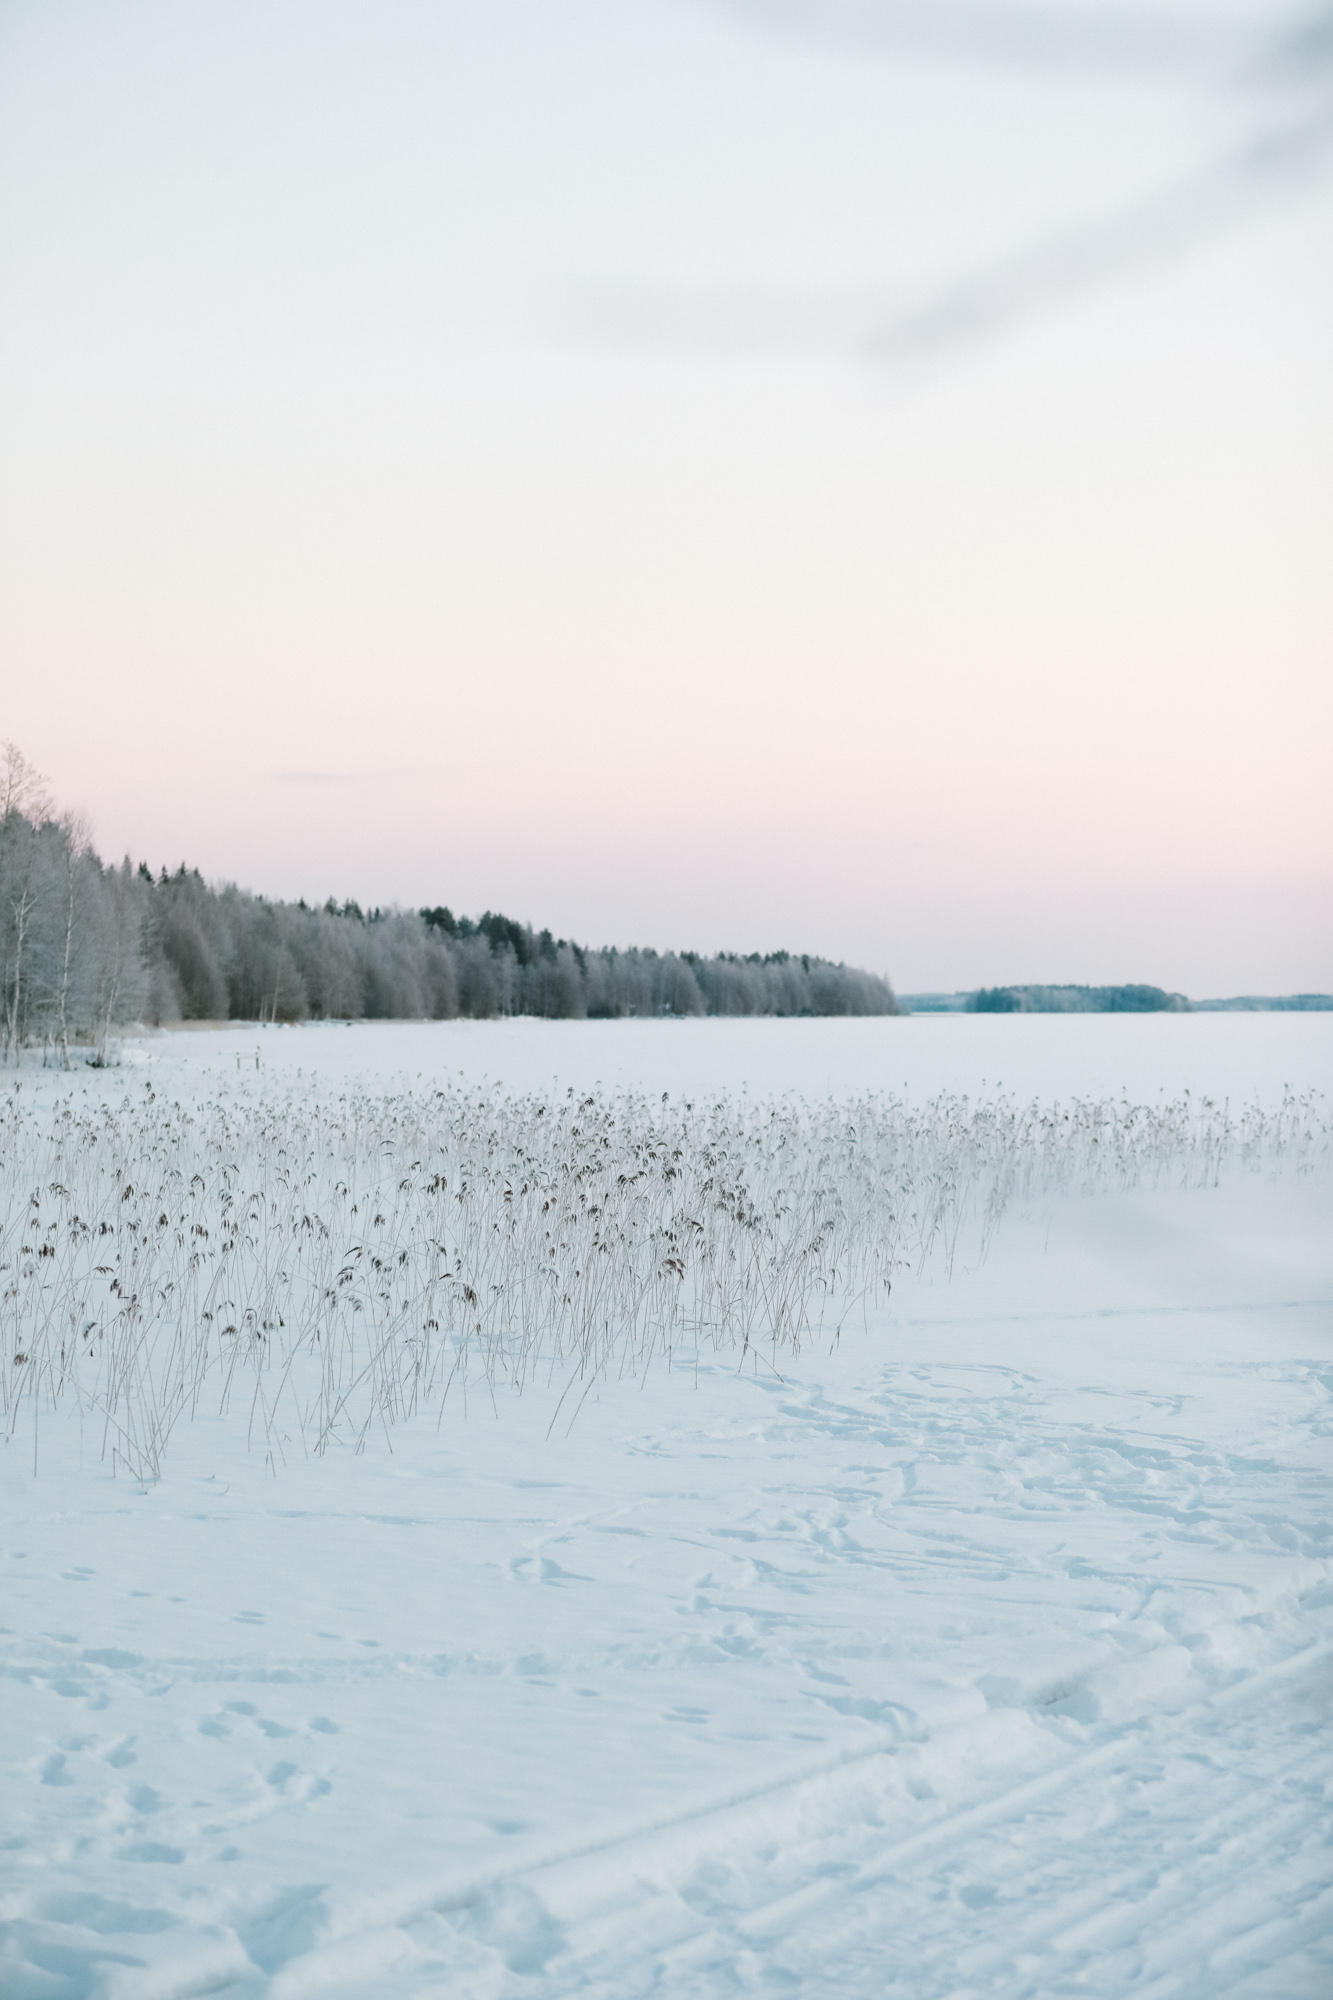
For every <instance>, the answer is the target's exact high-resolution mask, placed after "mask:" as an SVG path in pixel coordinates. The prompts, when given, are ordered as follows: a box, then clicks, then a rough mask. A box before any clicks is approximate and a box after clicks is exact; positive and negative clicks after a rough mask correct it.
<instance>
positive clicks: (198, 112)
mask: <svg viewBox="0 0 1333 2000" xmlns="http://www.w3.org/2000/svg"><path fill="white" fill-rule="evenodd" d="M1331 248H1333V11H1331V10H1330V9H1329V8H1328V7H1327V6H1324V7H1322V8H1320V7H1318V6H1316V7H1314V8H1309V7H1306V8H1302V7H1299V6H1296V5H1293V4H1290V0H1246V3H1245V4H1240V0H1224V4H1210V5H1203V4H1198V3H1197V0H1180V4H1179V5H1178V6H1167V5H1162V6H1153V7H1151V8H1150V7H1148V6H1146V4H1145V5H1144V6H1143V7H1142V9H1141V10H1139V11H1135V10H1134V9H1132V8H1130V7H1129V6H1120V5H1117V4H1107V5H1094V4H1091V0H1086V4H1085V0H1040V3H1039V0H1031V4H1027V0H1024V4H1023V5H1021V6H1019V5H1013V6H1009V5H1002V4H999V0H932V4H930V5H927V4H925V0H486V3H485V4H484V5H479V4H470V5H464V4H449V0H433V4H425V3H424V0H373V4H371V0H308V4H298V0H262V4H261V3H260V0H225V4H223V0H213V3H212V4H201V0H170V3H169V4H163V3H161V0H140V4H123V0H95V4H60V0H49V3H48V4H42V3H41V0H0V737H8V738H11V739H12V740H14V741H15V742H17V743H18V744H19V745H20V747H21V748H22V749H23V750H24V751H25V753H26V754H27V756H28V757H29V758H31V759H32V760H33V762H34V763H35V764H37V765H38V766H39V768H40V769H41V770H42V771H43V772H44V773H45V774H46V776H47V777H48V778H49V780H50V781H51V783H52V786H53V788H54V790H55V791H56V793H57V795H58V797H59V798H60V799H61V801H62V802H64V803H67V804H71V805H77V806H80V807H82V808H83V809H84V810H85V811H86V812H87V814H88V815H89V818H90V820H91V822H92V826H93V830H94V834H95V838H96V841H97V844H98V846H99V849H100V850H101V851H102V852H103V853H104V854H106V855H112V856H116V855H119V854H121V853H124V852H128V853H130V854H131V855H132V856H133V857H134V858H135V859H136V860H138V859H140V858H143V859H146V860H147V861H148V862H149V863H150V865H151V866H152V867H153V868H154V870H156V869H157V868H158V867H160V866H162V865H166V866H168V867H171V868H175V867H176V866H177V865H178V864H179V863H180V862H181V861H185V862H186V863H188V864H189V865H191V866H198V867H199V868H200V869H201V870H202V871H203V873H204V874H205V875H206V876H208V877H209V878H217V879H228V880H237V881H240V882H241V883H243V884H244V885H246V886H248V887H250V888H253V889H255V890H258V891H261V892H263V893H265V894H269V895H273V896H291V897H296V896H301V895H303V896H305V897H306V898H307V899H308V900H319V901H322V900H323V899H324V898H325V897H326V896H328V895H330V894H332V895H335V896H337V897H339V898H340V899H341V898H343V897H346V896H352V897H355V898H357V899H358V900H360V901H361V902H363V903H365V904H379V905H388V904H392V903H399V904H404V905H417V904H422V903H429V904H435V903H439V902H446V903H448V904H450V905H451V906H452V907H453V908H454V909H455V910H456V911H465V912H471V913H474V914H476V913H480V911H482V910H483V909H486V908H491V909H499V910H503V911H505V912H507V913H508V914H510V915H513V916H517V917H519V918H527V919H530V920H532V921H533V922H534V923H536V924H538V925H542V924H546V925H549V926H550V927H551V928H552V929H553V930H555V931H556V932H557V933H559V934H563V935H569V936H573V937H575V938H577V939H579V940H581V941H584V942H587V943H590V944H602V943H607V944H610V943H615V944H621V945H624V944H632V943H638V944H652V945H656V946H657V947H659V948H663V949H665V948H678V949H679V948H693V949H697V950H705V951H711V950H716V949H719V948H722V949H734V950H741V951H749V950H761V951H766V950H772V949H777V948H780V947H786V948H790V949H795V950H806V951H817V952H820V953H823V954H826V955H828V956H831V957H834V958H843V959H846V960H848V961H849V962H852V963H856V964H861V965H866V966H869V967H871V968H872V969H874V970H877V971H883V972H887V973H888V975H889V976H890V978H891V979H892V980H893V981H894V983H895V985H896V986H897V987H898V988H899V989H900V990H902V991H907V992H912V991H920V990H923V989H934V988H945V989H952V988H958V987H966V986H975V985H977V984H981V983H985V984H993V983H1003V982H1008V981H1019V980H1031V981H1061V980H1082V981H1089V982H1094V983H1100V982H1104V981H1119V980H1147V981H1151V982H1154V983H1157V984H1160V985H1164V986H1168V987H1171V988H1173V989H1177V990H1181V991H1184V992H1188V993H1192V994H1194V995H1196V996H1206V995H1213V994H1222V993H1236V992H1287V991H1300V990H1316V989H1322V990H1329V989H1330V988H1333V784H1330V782H1329V776H1328V773H1329V769H1330V763H1331V753H1333V671H1330V669H1331V668H1333V657H1331V656H1333V561H1330V551H1331V550H1333V369H1330V366H1329V362H1328V356H1329V355H1330V354H1333V259H1331V258H1330V249H1331Z"/></svg>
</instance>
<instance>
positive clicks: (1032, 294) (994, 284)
mask: <svg viewBox="0 0 1333 2000" xmlns="http://www.w3.org/2000/svg"><path fill="white" fill-rule="evenodd" d="M1330 166H1333V111H1331V110H1328V109H1324V110H1322V111H1321V112H1320V113H1319V115H1317V116H1314V117H1311V118H1308V119H1305V120H1303V121H1301V122H1293V123H1288V124H1283V125H1280V126H1276V127H1272V128H1270V129H1268V130H1265V131H1263V132H1260V133H1258V134H1256V135H1254V136H1252V137H1251V138H1249V139H1248V140H1247V141H1246V142H1245V143H1244V144H1243V145H1241V146H1238V147H1236V148H1235V149H1234V150H1233V151H1232V152H1230V153H1228V154H1225V155H1223V156H1222V157H1221V158H1220V159H1217V160H1214V161H1212V162H1211V163H1210V164H1208V165H1207V166H1205V167H1203V168H1201V169H1200V170H1199V171H1198V172H1196V173H1194V174H1192V175H1188V176H1186V177H1184V178H1182V179H1181V180H1179V181H1176V182H1173V183H1171V184H1170V185H1168V186H1166V187H1163V188H1159V189H1157V190H1155V191H1154V192H1152V193H1151V194H1149V195H1146V196H1144V197H1143V198H1142V199H1140V200H1139V201H1137V202H1134V203H1132V204H1130V205H1129V206H1127V207H1124V208H1122V209H1118V210H1115V211H1113V212H1112V213H1110V214H1109V215H1104V216H1100V217H1094V218H1092V219H1090V220H1088V221H1086V222H1080V223H1077V224H1074V225H1072V226H1070V227H1068V228H1066V229H1064V230H1061V231H1059V232H1057V233H1056V234H1053V235H1050V236H1047V237H1043V238H1040V239H1038V240H1037V241H1035V242H1032V243H1030V244H1027V245H1025V246H1023V247H1022V248H1020V249H1018V250H1015V251H1013V252H1012V253H1010V254H1009V255H1007V256H1005V257H1003V258H1000V259H997V260H996V262H995V263H993V264H991V265H988V266H985V267H983V268H981V269H977V270H973V271H971V272H967V273H964V274H963V275H961V276H960V277H959V278H958V279H957V280H956V281H955V282H953V283H952V284H948V285H946V286H944V287H942V288H941V289H940V290H939V291H938V292H937V293H935V294H934V295H933V296H929V297H926V298H924V299H923V298H918V299H916V300H915V301H913V300H911V299H910V298H908V297H905V296H904V294H903V291H902V290H901V289H899V291H898V292H897V295H896V296H895V295H894V293H892V292H891V291H890V290H889V289H888V288H887V287H885V288H884V289H882V290H879V291H876V290H874V289H872V288H870V287H865V288H862V289H851V288H846V289H842V290H834V289H829V290H822V289H821V290H816V289H814V288H802V287H799V286H791V287H782V286H769V287H763V286H673V285H670V284H662V283H654V282H652V281H651V280H634V279H609V278H604V279H593V278H581V279H571V280H568V281H566V282H565V283H564V284H562V285H560V286H559V287H557V288H555V289H553V290H552V291H551V292H550V293H549V294H548V296H547V297H546V299H545V300H544V301H543V305H542V309H541V310H542V318H543V321H544V323H545V325H546V328H547V331H548V332H552V333H554V334H555V335H556V336H557V337H563V338H566V339H574V340H580V341H589V342H593V343H596V344H600V345H605V346H609V347H614V348H618V349H623V350H627V351H630V352H633V351H640V352H645V353H651V352H654V351H656V352H662V353H673V354H688V353H698V354H717V355H726V354H738V355H739V354H763V353H810V354H817V353H825V354H827V353H842V354H845V355H848V356H853V355H859V356H861V357H863V358H869V359H872V360H876V361H879V362H907V361H915V360H922V359H926V358H929V357H930V356H932V355H937V354H943V353H945V352H946V351H948V350H951V349H960V348H964V347H966V346H968V345H969V344H973V343H976V342H980V341H983V340H985V339H987V338H990V337H992V336H997V335H999V334H1001V333H1003V332H1005V331H1007V330H1008V329H1009V328H1010V327H1013V326H1016V325H1019V324H1021V323H1022V322H1024V321H1025V320H1028V319H1031V318H1032V317H1034V316H1036V315H1038V314H1040V313H1041V312H1042V311H1044V310H1046V309H1048V308H1051V307H1054V306H1057V305H1059V304H1060V303H1062V302H1063V301H1064V300H1066V299H1072V298H1074V297H1077V296H1079V295H1081V294H1084V293H1089V292H1093V291H1096V290H1098V289H1100V288H1102V287H1105V286H1108V285H1112V284H1114V283H1116V282H1118V281H1120V280H1123V279H1126V278H1129V277H1132V276H1133V275H1134V274H1135V273H1136V272H1138V271H1140V270H1145V271H1146V270H1149V269H1151V268H1152V267H1153V266H1154V265H1160V264H1164V263H1169V262H1172V261H1173V260H1175V259H1177V258H1179V257H1181V256H1183V255H1185V254H1186V253H1187V252H1188V251H1189V250H1191V249H1192V248H1193V247H1194V246H1195V245H1196V244H1200V243H1202V242H1204V241H1206V240H1207V239H1208V238H1209V237H1211V236H1214V235H1217V234H1220V233H1221V232H1222V231H1224V230H1226V229H1228V228H1230V227H1232V226H1235V225H1237V224H1239V223H1240V222H1242V221H1244V220H1245V218H1246V217H1247V216H1248V215H1250V214H1251V213H1253V212H1254V211H1256V210H1257V209H1259V208H1260V207H1262V206H1263V205H1264V204H1265V203H1270V202H1272V201H1275V200H1277V199H1281V198H1283V197H1285V196H1287V195H1289V194H1291V193H1292V192H1293V191H1295V190H1296V189H1298V188H1299V187H1300V186H1302V185H1304V184H1307V183H1310V182H1312V181H1314V180H1315V179H1317V178H1318V177H1319V176H1320V175H1321V174H1323V173H1325V172H1327V171H1328V169H1329V168H1330Z"/></svg>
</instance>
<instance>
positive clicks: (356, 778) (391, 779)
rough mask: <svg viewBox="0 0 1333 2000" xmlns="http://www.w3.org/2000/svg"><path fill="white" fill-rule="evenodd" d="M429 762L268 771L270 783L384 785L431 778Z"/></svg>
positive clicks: (431, 770) (432, 774)
mask: <svg viewBox="0 0 1333 2000" xmlns="http://www.w3.org/2000/svg"><path fill="white" fill-rule="evenodd" d="M437 775H438V772H437V770H436V768H435V767H434V766H432V765H429V764H407V765H402V766H400V767H398V768H397V769H395V770H390V771H270V772H269V783H270V784H271V785H384V784H391V783H397V782H398V780H399V779H402V778H433V777H436V776H437Z"/></svg>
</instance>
